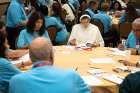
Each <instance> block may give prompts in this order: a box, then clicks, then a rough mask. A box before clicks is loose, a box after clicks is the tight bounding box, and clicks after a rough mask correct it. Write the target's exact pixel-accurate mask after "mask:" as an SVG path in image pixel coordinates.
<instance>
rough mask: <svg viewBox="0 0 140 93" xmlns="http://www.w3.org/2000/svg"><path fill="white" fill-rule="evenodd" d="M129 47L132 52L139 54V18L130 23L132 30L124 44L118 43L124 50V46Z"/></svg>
mask: <svg viewBox="0 0 140 93" xmlns="http://www.w3.org/2000/svg"><path fill="white" fill-rule="evenodd" d="M125 47H126V48H129V49H131V50H132V54H140V50H139V49H140V18H137V19H135V20H134V22H133V23H132V31H131V32H130V34H129V35H128V38H127V40H126V44H125V46H124V45H122V44H120V45H119V46H118V48H119V49H121V50H124V48H125Z"/></svg>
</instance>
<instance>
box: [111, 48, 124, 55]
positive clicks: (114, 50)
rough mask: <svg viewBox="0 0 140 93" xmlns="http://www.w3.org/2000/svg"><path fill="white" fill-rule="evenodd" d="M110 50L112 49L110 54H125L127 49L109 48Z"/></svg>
mask: <svg viewBox="0 0 140 93" xmlns="http://www.w3.org/2000/svg"><path fill="white" fill-rule="evenodd" d="M110 50H111V51H112V52H111V54H113V55H117V56H127V51H122V50H119V49H118V48H111V49H110Z"/></svg>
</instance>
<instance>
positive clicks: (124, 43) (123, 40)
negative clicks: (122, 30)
mask: <svg viewBox="0 0 140 93" xmlns="http://www.w3.org/2000/svg"><path fill="white" fill-rule="evenodd" d="M122 45H124V47H125V48H126V40H125V39H122Z"/></svg>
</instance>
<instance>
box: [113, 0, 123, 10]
mask: <svg viewBox="0 0 140 93" xmlns="http://www.w3.org/2000/svg"><path fill="white" fill-rule="evenodd" d="M116 3H118V5H119V7H118V9H117V10H119V11H120V10H122V6H121V4H120V2H118V1H115V2H113V3H112V5H111V7H110V8H111V9H115V8H114V6H115V4H116Z"/></svg>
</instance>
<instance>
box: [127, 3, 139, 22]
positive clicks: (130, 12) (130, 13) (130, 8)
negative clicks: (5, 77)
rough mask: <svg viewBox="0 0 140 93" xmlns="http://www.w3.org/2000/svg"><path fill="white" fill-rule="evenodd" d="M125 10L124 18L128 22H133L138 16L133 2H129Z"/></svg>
mask: <svg viewBox="0 0 140 93" xmlns="http://www.w3.org/2000/svg"><path fill="white" fill-rule="evenodd" d="M125 11H126V20H129V21H130V22H133V21H134V20H135V19H136V18H137V17H138V13H137V11H136V8H135V7H134V3H131V2H129V3H128V4H127V8H126V9H125Z"/></svg>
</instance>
